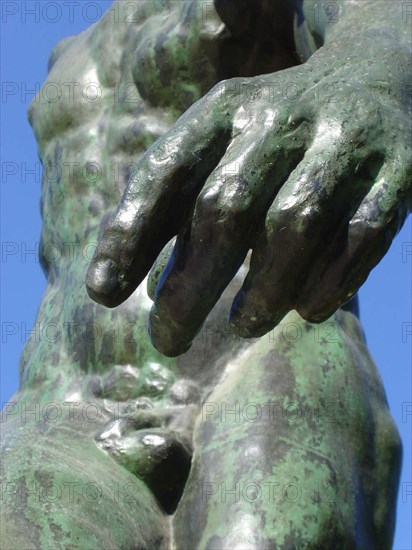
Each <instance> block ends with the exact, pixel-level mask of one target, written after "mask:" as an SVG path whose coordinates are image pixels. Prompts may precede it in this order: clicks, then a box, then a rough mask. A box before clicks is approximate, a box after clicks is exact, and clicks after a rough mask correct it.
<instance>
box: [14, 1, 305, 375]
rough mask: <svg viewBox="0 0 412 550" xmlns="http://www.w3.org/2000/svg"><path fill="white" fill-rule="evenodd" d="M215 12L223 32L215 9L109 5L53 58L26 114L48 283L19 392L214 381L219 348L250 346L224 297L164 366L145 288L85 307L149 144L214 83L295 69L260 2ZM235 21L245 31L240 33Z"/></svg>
mask: <svg viewBox="0 0 412 550" xmlns="http://www.w3.org/2000/svg"><path fill="white" fill-rule="evenodd" d="M219 4H220V3H219V2H217V3H216V5H217V7H218V9H219V10H220V13H221V15H222V16H223V17H225V18H226V19H227V21H228V25H229V27H230V29H231V30H229V28H228V26H226V24H225V23H224V22H223V20H222V18H221V17H220V16H219V14H218V13H217V11H216V9H215V6H214V4H213V2H210V3H204V2H199V1H196V0H193V1H192V0H190V1H189V0H179V1H174V2H165V1H153V0H148V1H143V2H136V3H133V6H134V7H135V9H134V11H133V13H132V11H131V9H130V6H131V5H132V3H128V6H129V7H128V11H125V10H124V3H122V2H119V3H116V2H115V3H114V4H113V6H112V9H111V10H109V11H108V12H107V13H106V15H105V16H104V17H103V18H102V19H101V20H100V21H99V22H98V23H96V24H95V25H93V26H92V27H91V28H90V29H88V30H87V31H85V32H83V33H81V34H80V35H78V36H76V37H72V38H68V39H65V40H64V41H63V42H62V43H60V44H59V45H57V46H56V48H55V50H54V51H53V52H52V55H51V59H50V65H51V66H50V72H49V76H48V79H47V81H46V82H45V84H44V86H43V88H42V90H41V92H40V93H39V94H38V96H37V97H36V98H35V99H34V101H33V103H32V105H31V107H30V112H29V116H30V121H31V123H32V126H33V129H34V131H35V134H36V138H37V140H38V143H39V154H40V157H41V160H42V163H43V165H44V176H43V189H42V213H43V231H42V256H43V257H42V260H43V265H44V267H45V270H46V272H47V273H48V282H49V284H48V289H47V292H46V295H45V297H44V300H43V303H42V306H41V310H40V313H39V319H38V321H39V323H40V326H41V327H42V328H41V330H42V332H43V333H44V335H46V337H45V338H40V340H41V341H40V343H38V342H30V343H29V344H28V346H27V348H26V350H25V353H24V356H23V359H22V365H21V367H22V368H21V370H22V373H23V380H25V381H26V382H28V383H29V384H30V383H35V382H36V381H38V380H39V379H41V380H45V379H49V380H51V379H53V377H54V373H55V372H56V371H57V369H58V367H59V366H61V367H62V369H64V370H65V371H66V372H72V373H73V374H75V375H77V374H78V373H88V374H90V373H93V372H95V373H103V372H105V371H107V370H110V369H113V367H114V366H115V365H127V364H131V365H133V366H135V367H137V368H139V369H141V368H142V367H143V366H144V365H149V364H152V363H153V362H154V363H155V364H157V363H162V364H163V365H164V366H165V368H167V369H171V370H172V371H173V372H174V374H175V375H177V377H179V376H183V375H184V376H185V377H188V376H189V377H191V378H195V379H197V380H198V381H199V379H200V381H202V380H206V379H208V378H211V377H213V365H215V364H216V362H218V361H219V360H220V359H221V358H222V356H223V355H224V356H225V357H227V355H228V350H230V353H231V354H232V355H233V354H235V353H236V350H238V349H239V347H247V346H248V345H249V343H248V342H246V341H243V340H242V341H241V340H240V339H239V338H236V337H235V335H233V334H230V333H229V332H227V330H226V329H225V327H224V324H225V318H226V315H227V311H228V307H229V303H230V302H229V300H228V299H227V300H225V299H224V298H223V299H222V300H221V301H220V304H218V306H217V308H215V311H214V312H213V314H212V317H211V318H212V321H211V323H210V322H208V323H207V324H206V328H205V329H204V331H203V332H202V334H201V335H199V337H198V338H197V340H196V342H195V344H194V346H193V348H192V350H191V351H190V352H189V353H188V354H185V356H184V357H183V358H180V359H177V360H176V359H167V358H165V357H163V356H160V354H158V352H157V351H156V350H154V349H153V348H152V346H151V344H150V342H149V339H148V336H147V329H146V317H147V312H148V309H149V308H150V301H149V299H148V298H147V296H146V292H145V285H144V284H143V285H141V287H140V289H139V290H138V291H136V292H135V294H134V295H133V296H132V297H131V298H130V299H129V300H128V301H127V302H126V303H125V304H123V305H122V306H120V307H117V308H115V309H114V310H107V309H106V308H104V307H102V306H99V305H98V304H95V303H94V302H92V301H91V300H90V299H89V297H88V296H87V294H86V291H85V285H84V279H85V274H86V270H87V267H88V263H89V261H90V259H91V257H92V254H93V248H94V244H95V243H96V241H97V239H98V235H99V231H100V228H101V227H102V225H103V224H104V223H105V221H106V219H107V216H109V215H110V214H111V212H112V211H113V210H114V208H115V207H116V205H117V203H118V201H119V198H120V197H121V194H122V192H123V190H124V188H125V185H126V183H127V180H128V178H129V176H130V173H131V172H132V170H133V169H134V167H135V165H136V163H137V161H138V160H139V158H140V157H141V155H142V154H143V153H144V152H145V150H146V149H147V148H148V147H149V146H150V145H151V143H153V142H154V141H155V140H156V139H157V138H158V137H159V136H160V135H162V134H163V133H164V132H165V131H166V130H167V129H168V128H170V127H171V126H172V125H173V123H174V122H175V121H176V119H177V118H178V117H179V116H180V115H181V114H182V113H183V112H184V111H185V110H186V109H187V108H188V107H189V106H190V105H191V104H192V103H193V102H194V101H196V100H197V99H199V98H200V97H202V96H203V95H204V94H205V93H206V92H207V91H208V90H209V89H210V88H211V87H212V86H213V85H214V84H216V83H217V82H219V81H221V80H222V79H224V78H228V77H232V76H239V75H245V76H249V75H254V74H259V73H264V72H273V71H275V70H278V69H283V68H285V67H288V66H291V65H293V64H295V63H296V62H297V60H296V57H295V54H294V51H293V48H291V43H292V42H293V40H292V37H289V40H286V39H285V36H284V33H283V34H282V33H279V35H278V37H277V36H276V34H274V33H273V32H271V33H269V32H267V29H266V30H265V28H264V27H265V25H266V27H267V25H268V21H271V22H272V24H273V25H274V26H275V27H276V22H277V25H279V28H285V24H283V25H282V21H279V19H282V20H283V23H285V13H284V10H282V9H278V11H277V12H276V10H273V9H272V7H270V6H274V4H273V3H267V2H264V1H263V0H262V2H260V3H255V4H252V3H246V4H243V8H242V9H243V12H241V11H238V10H237V9H236V5H235V3H233V4H232V10H230V9H229V11H227V6H226V8H225V9H226V11H224V12H222V8H221V7H219ZM258 4H261V5H260V12H259V14H256V13H255V11H256V6H257V5H258ZM281 4H282V3H280V4H279V6H280V5H281ZM287 4H288V3H283V4H282V5H283V6H286V5H287ZM238 6H239V5H238ZM252 8H253V9H252ZM248 10H249V11H248ZM269 15H270V17H269ZM239 18H240V19H239ZM242 18H243V19H245V18H246V19H245V20H248V18H249V19H250V18H252V19H253V21H254V22H253V24H251V23H250V22H248V24H247V25H246V26H245V27H244V28H243V29H242V25H240V23H239V21H240V22H241V20H242ZM259 26H260V28H261V32H260V33H257V31H256V29H257V27H259ZM286 26H287V25H286ZM257 36H260V38H259V39H258V38H257ZM263 50H264V51H265V52H269V54H268V53H266V55H262V51H263ZM239 280H240V279H239V278H238V281H237V283H236V281H235V282H234V283H233V284H232V288H231V289H228V291H227V292H226V294H225V295H226V296H230V295H232V294H233V292H234V289H235V288H236V287H237V286H238V285H239ZM49 327H52V328H49ZM56 327H57V328H56ZM53 331H54V332H53ZM225 331H226V332H225ZM50 335H52V337H53V338H55V342H51V340H50ZM57 341H58V345H55V346H51V345H50V344H51V343H57ZM51 348H53V351H50V350H51ZM40 364H41V365H42V367H41V372H42V374H40V371H39V369H38V365H40ZM44 364H50V368H49V370H48V371H47V374H45V370H44Z"/></svg>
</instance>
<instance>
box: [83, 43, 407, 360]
mask: <svg viewBox="0 0 412 550" xmlns="http://www.w3.org/2000/svg"><path fill="white" fill-rule="evenodd" d="M391 45H392V44H391ZM396 48H397V47H395V46H393V47H392V49H390V48H386V49H385V52H386V53H385V55H386V57H385V56H383V55H382V56H381V57H380V56H379V54H378V53H376V48H373V49H372V50H373V51H372V58H369V57H368V56H367V55H365V56H364V57H360V56H359V55H355V54H353V55H350V54H348V55H346V53H347V52H343V53H342V51H341V49H340V50H339V54H338V55H335V54H334V53H333V49H332V48H329V49H328V50H327V51H324V49H323V48H322V49H321V50H319V51H318V52H316V54H314V56H313V57H312V58H311V59H310V60H309V61H308V62H306V63H305V64H304V65H302V66H299V67H294V68H292V69H288V70H285V71H281V72H279V73H276V74H271V75H264V76H259V77H253V78H236V79H231V80H228V81H224V82H222V83H220V84H218V85H217V86H215V87H214V88H213V89H212V90H211V91H210V92H209V93H208V94H207V95H206V96H205V97H204V98H202V99H201V100H200V101H198V102H197V103H195V104H194V105H193V106H192V107H191V108H190V109H189V110H188V111H187V112H186V113H185V114H184V115H183V116H182V117H181V118H180V119H179V120H178V121H177V123H176V124H175V125H174V127H173V128H172V129H171V130H170V131H169V132H167V133H166V134H165V135H164V136H162V138H160V139H159V140H158V141H157V142H156V143H154V144H153V145H152V146H151V147H150V149H149V150H148V151H147V152H146V154H145V155H144V157H143V158H142V159H141V161H140V162H139V164H138V168H137V170H136V172H135V175H134V176H133V177H132V179H131V181H130V183H129V185H128V187H127V189H126V191H125V193H124V196H123V198H122V200H121V202H120V204H119V206H118V208H117V211H116V212H115V213H114V215H113V217H112V219H111V221H110V222H109V224H108V225H107V227H106V229H105V232H104V233H103V236H102V238H101V240H100V242H99V244H98V247H97V250H96V253H95V256H94V258H93V261H92V263H91V266H90V269H89V273H88V278H87V286H88V291H89V294H90V296H91V297H92V298H93V299H94V300H96V301H98V302H100V303H102V304H104V305H106V306H108V307H115V306H117V305H119V304H120V303H121V302H123V301H124V300H126V299H127V298H128V297H129V296H130V295H131V294H132V293H133V291H134V290H135V289H136V287H137V286H138V285H139V284H140V282H141V281H142V280H143V278H144V277H145V276H146V274H147V273H148V271H149V270H150V268H151V266H152V264H153V262H154V261H155V260H156V257H157V256H158V255H159V253H160V252H161V250H162V249H163V247H164V246H165V245H166V243H168V241H170V240H171V239H172V238H173V237H174V236H175V235H177V239H176V244H175V246H174V250H173V253H172V255H171V257H170V260H169V262H168V263H167V266H166V268H165V269H164V271H163V273H162V274H161V276H160V280H159V282H158V284H157V287H156V292H155V296H154V305H153V308H152V312H151V317H150V327H149V329H150V333H151V338H152V341H153V344H154V345H155V346H156V348H157V349H159V350H160V351H161V352H163V353H164V354H165V355H170V356H174V355H178V354H181V353H184V352H185V351H186V350H187V349H189V347H190V345H191V342H192V340H193V338H194V337H195V335H196V334H197V332H198V331H199V329H200V328H201V326H202V323H203V322H204V320H205V318H206V316H207V315H208V313H209V312H210V310H211V309H212V308H213V306H214V305H215V303H216V302H217V300H218V299H219V297H220V295H221V294H222V292H223V290H224V289H225V288H226V286H227V285H228V283H229V282H230V281H231V279H232V278H233V277H234V275H235V274H236V272H237V270H238V269H239V267H240V266H241V264H242V263H243V261H244V259H245V257H246V255H247V253H248V251H249V250H250V249H252V251H253V252H252V256H251V265H250V269H249V273H248V275H247V277H246V279H245V281H244V284H243V286H242V288H241V289H240V291H239V293H238V295H237V296H236V298H235V300H234V302H233V306H232V310H231V312H230V321H231V323H232V324H234V325H235V327H236V328H237V330H238V331H239V333H240V335H241V336H244V337H252V336H260V335H263V334H265V333H266V332H267V331H269V330H271V329H272V328H273V327H274V326H276V324H277V323H278V322H279V321H280V320H281V319H282V317H283V316H284V315H285V314H286V313H287V312H288V311H290V310H291V309H296V310H297V311H298V312H299V313H300V315H301V316H302V317H303V318H304V319H306V320H308V321H310V322H321V321H323V320H325V319H327V318H328V317H329V316H330V315H331V314H332V313H333V312H334V311H335V310H336V309H337V308H338V307H339V306H340V305H342V304H344V303H345V302H347V301H348V300H349V299H350V298H351V296H353V294H354V293H356V291H357V290H358V288H359V287H360V286H361V284H362V283H363V282H364V281H365V279H366V278H367V276H368V274H369V272H370V270H371V269H372V268H373V267H374V266H375V265H376V264H377V263H378V262H379V261H380V260H381V258H382V257H383V255H384V254H385V253H386V251H387V249H388V248H389V246H390V243H391V241H392V239H393V237H394V236H395V234H396V233H397V231H398V230H399V229H400V226H401V225H402V223H403V221H404V219H405V217H406V213H407V209H408V200H410V183H409V182H410V180H411V177H410V155H411V152H410V144H411V133H410V122H409V117H408V116H407V114H406V107H405V105H404V95H403V94H402V89H401V84H399V86H398V85H397V84H395V83H393V82H392V81H391V84H390V86H388V85H387V84H386V83H385V81H384V80H385V79H383V77H382V75H384V76H385V78H386V80H388V79H389V76H388V75H389V74H390V71H391V69H393V67H394V65H393V64H394V63H395V62H394V61H393V60H392V58H391V55H392V54H391V52H392V51H393V52H394V53H393V57H394V59H395V58H396V59H398V60H399V57H396V56H397V55H398V53H399V52H398V53H397V49H396ZM388 49H389V53H387V51H388ZM373 54H375V55H376V59H374V58H373ZM397 86H398V87H397ZM408 170H409V174H408V173H407V172H408ZM409 204H410V203H409Z"/></svg>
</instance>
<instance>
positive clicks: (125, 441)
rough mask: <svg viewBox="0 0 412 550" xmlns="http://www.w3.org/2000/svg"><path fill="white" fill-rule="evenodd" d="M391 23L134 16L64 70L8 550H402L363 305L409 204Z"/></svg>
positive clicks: (330, 9) (315, 11)
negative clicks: (43, 285)
mask: <svg viewBox="0 0 412 550" xmlns="http://www.w3.org/2000/svg"><path fill="white" fill-rule="evenodd" d="M126 4H127V5H128V6H131V7H134V8H135V9H134V11H133V17H130V14H131V12H130V7H129V8H127V10H128V11H125V7H126ZM402 15H403V14H402V2H400V1H398V0H395V1H381V0H336V1H335V2H328V3H323V4H322V3H318V2H314V1H312V0H308V1H305V2H304V4H301V2H299V1H298V0H296V1H294V0H290V1H287V0H276V1H275V0H254V1H252V0H240V1H237V2H236V1H235V0H226V1H224V0H215V2H214V3H213V2H211V1H210V2H202V1H200V0H175V1H169V0H142V1H139V2H137V1H134V2H123V1H120V0H119V1H115V2H114V4H113V6H112V8H111V9H110V10H109V11H108V12H107V13H106V14H105V16H104V17H103V18H102V19H101V20H100V21H99V22H98V23H97V24H95V25H93V26H92V27H90V28H89V29H88V30H86V31H85V32H83V33H81V34H80V35H78V36H75V37H69V38H66V39H64V40H63V41H62V42H60V43H59V44H58V45H57V46H56V47H55V48H54V50H53V51H52V54H51V57H50V62H49V69H50V70H49V76H48V80H47V81H46V83H45V85H44V86H45V87H46V86H47V85H48V84H50V83H53V82H66V83H67V82H69V83H72V84H73V85H72V86H66V87H64V88H62V89H64V90H66V91H65V95H64V96H63V97H62V99H61V101H59V102H54V103H53V102H50V101H48V100H47V94H42V93H39V94H38V97H37V98H36V100H35V101H33V103H32V106H31V108H30V112H29V117H30V122H31V124H32V126H33V129H34V132H35V135H36V139H37V141H38V145H39V155H40V158H41V161H42V163H43V165H44V166H45V168H47V166H53V165H54V166H55V165H57V166H58V167H59V168H60V176H59V178H58V180H57V181H56V180H54V181H50V180H49V179H48V178H47V177H44V178H43V188H42V215H43V230H42V250H43V258H42V265H43V268H44V271H45V273H46V275H47V278H48V286H47V290H46V293H45V296H44V298H43V301H42V304H41V306H40V310H39V313H38V319H37V322H38V323H39V324H40V325H41V326H44V327H53V326H56V325H57V326H59V327H65V328H64V330H63V331H62V335H61V339H60V341H59V344H58V345H56V344H54V345H51V344H50V342H49V341H48V340H47V339H46V338H43V339H41V340H40V341H36V339H35V338H33V339H32V340H30V341H29V343H28V344H27V346H26V348H25V350H24V353H23V356H22V358H21V363H20V380H21V382H20V389H19V392H18V393H17V394H16V395H15V396H14V398H13V402H12V403H10V404H9V405H8V406H7V407H6V409H5V410H4V411H3V418H2V465H1V474H2V487H3V488H4V487H6V488H7V490H6V494H5V495H3V503H2V512H1V513H2V529H1V545H2V548H5V549H6V548H13V549H23V548H24V549H26V548H41V549H50V550H52V549H53V550H55V549H66V548H68V549H85V548H87V549H91V548H93V549H94V548H96V549H97V548H111V549H114V548H116V549H117V548H122V549H147V550H153V549H157V548H158V549H170V548H175V549H178V550H189V549H190V550H192V549H199V550H203V549H208V550H212V549H215V550H217V549H219V550H220V549H225V550H226V549H227V550H232V549H282V550H285V549H297V548H299V549H301V548H302V549H303V548H305V549H314V548H322V549H323V548H325V549H328V548H331V549H332V548H333V549H335V548H339V549H340V548H343V549H351V550H352V549H354V548H356V549H363V550H365V549H368V550H369V549H379V550H381V549H389V548H390V547H391V541H392V537H393V529H394V522H395V507H396V494H397V486H398V479H399V470H400V461H401V445H400V441H399V436H398V432H397V430H396V427H395V425H394V423H393V420H392V417H391V415H390V413H389V410H388V407H387V402H386V397H385V393H384V389H383V386H382V383H381V380H380V377H379V374H378V372H377V369H376V367H375V365H374V363H373V361H372V359H371V357H370V355H369V353H368V350H367V348H366V343H365V339H364V336H363V332H362V328H361V326H360V323H359V320H358V318H357V303H356V292H357V290H358V288H359V287H360V285H361V284H362V283H363V282H364V280H365V279H366V277H367V276H368V274H369V272H370V270H371V269H372V268H373V267H374V266H375V265H376V264H377V263H378V262H379V261H380V259H381V258H382V256H383V255H384V254H385V253H386V251H387V249H388V248H389V246H390V243H391V241H392V239H393V237H394V236H395V234H396V233H397V231H398V230H399V229H400V227H401V225H402V223H403V221H404V220H405V217H406V215H407V213H408V211H409V210H410V208H411V202H412V201H411V186H410V181H411V171H410V158H411V157H410V156H411V149H410V145H411V131H410V116H409V114H408V113H410V105H409V104H408V99H410V93H409V94H408V93H405V90H408V86H409V82H410V78H411V67H410V31H409V27H408V24H407V22H405V21H404V18H403V16H402ZM93 86H94V89H95V91H96V93H95V95H93V93H92V92H91V91H90V90H93ZM85 90H87V92H85ZM408 110H409V111H408ZM179 117H180V118H179ZM45 172H46V170H45ZM119 201H120V202H119ZM113 212H114V214H113ZM63 243H71V244H72V245H73V246H71V247H68V246H66V247H63V246H61V249H62V250H66V251H67V254H66V255H64V256H62V257H59V258H58V259H57V260H55V261H51V260H50V257H49V256H48V254H47V250H48V247H50V246H51V245H53V244H54V245H63ZM96 243H98V244H97V249H96V251H95V254H94V257H93V260H92V262H91V263H90V258H91V255H90V250H92V249H94V248H95V247H96ZM73 251H74V252H73ZM249 253H250V254H249ZM150 271H151V273H150V276H149V277H148V279H146V276H147V275H148V273H149V272H150ZM85 280H87V288H86V285H85ZM143 282H144V284H141V283H143ZM146 286H147V292H148V294H149V296H150V297H151V299H152V300H153V302H152V300H151V299H150V298H149V296H148V294H147V292H146ZM354 296H355V297H354ZM352 297H354V298H352ZM351 298H352V299H351ZM105 306H108V307H105ZM228 315H229V322H227V316H228ZM148 323H149V333H148V331H147V326H148ZM4 496H6V498H4Z"/></svg>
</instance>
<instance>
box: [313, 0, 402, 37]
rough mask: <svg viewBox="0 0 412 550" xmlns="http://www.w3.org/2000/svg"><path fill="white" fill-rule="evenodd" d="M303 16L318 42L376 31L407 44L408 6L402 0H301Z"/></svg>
mask: <svg viewBox="0 0 412 550" xmlns="http://www.w3.org/2000/svg"><path fill="white" fill-rule="evenodd" d="M304 16H305V20H306V24H307V26H308V28H309V30H310V32H311V34H312V36H313V37H314V39H315V42H316V43H317V44H318V45H319V46H320V45H322V44H328V43H330V42H331V41H335V40H340V39H344V40H345V41H346V42H347V43H349V42H350V41H351V38H352V36H356V35H359V34H364V33H365V32H370V31H377V32H381V33H382V36H384V35H386V36H388V37H391V38H392V39H393V40H394V41H396V42H399V43H401V44H402V45H404V46H407V47H409V48H410V47H411V31H410V25H411V19H412V13H411V6H410V3H408V2H403V1H402V0H333V1H324V0H304ZM319 42H321V44H319Z"/></svg>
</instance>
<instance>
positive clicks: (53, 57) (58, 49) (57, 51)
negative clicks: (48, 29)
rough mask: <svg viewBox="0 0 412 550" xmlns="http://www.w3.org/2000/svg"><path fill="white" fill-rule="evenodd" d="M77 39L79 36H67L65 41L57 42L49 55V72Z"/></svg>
mask: <svg viewBox="0 0 412 550" xmlns="http://www.w3.org/2000/svg"><path fill="white" fill-rule="evenodd" d="M76 38H77V35H73V36H67V37H66V38H63V40H60V41H59V42H57V44H56V45H55V46H54V47H53V49H52V51H51V52H50V55H49V61H48V63H47V70H48V72H50V71H51V69H52V67H53V65H54V64H55V63H56V61H57V60H58V59H59V57H60V56H61V55H62V54H63V53H64V52H65V51H66V50H67V49H68V48H69V47H70V45H71V44H72V43H73V42H74V41H75V39H76Z"/></svg>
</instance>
